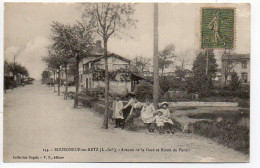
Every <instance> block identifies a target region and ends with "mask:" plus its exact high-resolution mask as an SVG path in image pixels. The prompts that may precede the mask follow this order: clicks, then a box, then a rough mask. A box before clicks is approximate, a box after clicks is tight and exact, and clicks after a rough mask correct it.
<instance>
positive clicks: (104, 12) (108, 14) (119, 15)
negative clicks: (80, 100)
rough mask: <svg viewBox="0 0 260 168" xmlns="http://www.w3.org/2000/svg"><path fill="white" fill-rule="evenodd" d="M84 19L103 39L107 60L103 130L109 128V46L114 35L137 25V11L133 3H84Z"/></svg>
mask: <svg viewBox="0 0 260 168" xmlns="http://www.w3.org/2000/svg"><path fill="white" fill-rule="evenodd" d="M83 7H84V11H83V14H82V18H83V19H85V22H87V24H89V23H90V24H91V25H92V27H93V28H94V30H95V32H96V33H97V34H98V35H99V36H100V37H101V38H102V39H103V44H104V58H105V113H104V122H103V128H105V129H107V128H108V106H109V98H108V96H109V74H108V59H107V44H108V40H109V38H110V37H111V35H113V34H117V35H120V33H123V32H122V30H124V29H127V28H130V27H131V26H134V25H135V22H136V21H135V20H134V19H133V18H132V16H133V14H134V12H135V9H134V4H132V3H83Z"/></svg>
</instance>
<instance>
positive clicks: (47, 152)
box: [3, 2, 251, 163]
mask: <svg viewBox="0 0 260 168" xmlns="http://www.w3.org/2000/svg"><path fill="white" fill-rule="evenodd" d="M250 30H251V7H250V4H248V3H223V4H222V3H205V4H203V3H102V2H98V3H61V2H60V3H32V2H31V3H14V2H13V3H11V2H9V3H5V4H4V114H3V115H4V131H3V132H4V135H3V136H4V139H3V140H4V144H3V147H4V153H3V156H4V162H186V163H187V162H249V160H250V144H249V137H250V73H251V72H250V45H251V44H250V39H251V34H250Z"/></svg>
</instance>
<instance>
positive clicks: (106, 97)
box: [103, 38, 109, 129]
mask: <svg viewBox="0 0 260 168" xmlns="http://www.w3.org/2000/svg"><path fill="white" fill-rule="evenodd" d="M104 57H105V113H104V121H103V128H104V129H108V106H109V98H108V95H109V75H108V60H107V39H105V38H104Z"/></svg>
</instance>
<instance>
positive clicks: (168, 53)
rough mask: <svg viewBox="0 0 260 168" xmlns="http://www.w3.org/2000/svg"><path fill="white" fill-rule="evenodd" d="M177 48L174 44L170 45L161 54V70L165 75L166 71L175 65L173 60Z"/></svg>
mask: <svg viewBox="0 0 260 168" xmlns="http://www.w3.org/2000/svg"><path fill="white" fill-rule="evenodd" d="M174 51H175V46H174V45H173V44H168V45H167V46H166V47H165V48H164V49H163V50H162V51H160V52H159V69H160V70H161V73H162V75H163V73H164V70H165V69H166V68H168V67H169V66H170V65H172V64H173V58H174V57H175V54H174Z"/></svg>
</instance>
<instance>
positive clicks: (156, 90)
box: [153, 3, 159, 109]
mask: <svg viewBox="0 0 260 168" xmlns="http://www.w3.org/2000/svg"><path fill="white" fill-rule="evenodd" d="M153 31H154V39H153V76H154V79H153V104H154V107H155V109H157V108H158V99H159V52H158V3H154V30H153Z"/></svg>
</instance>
